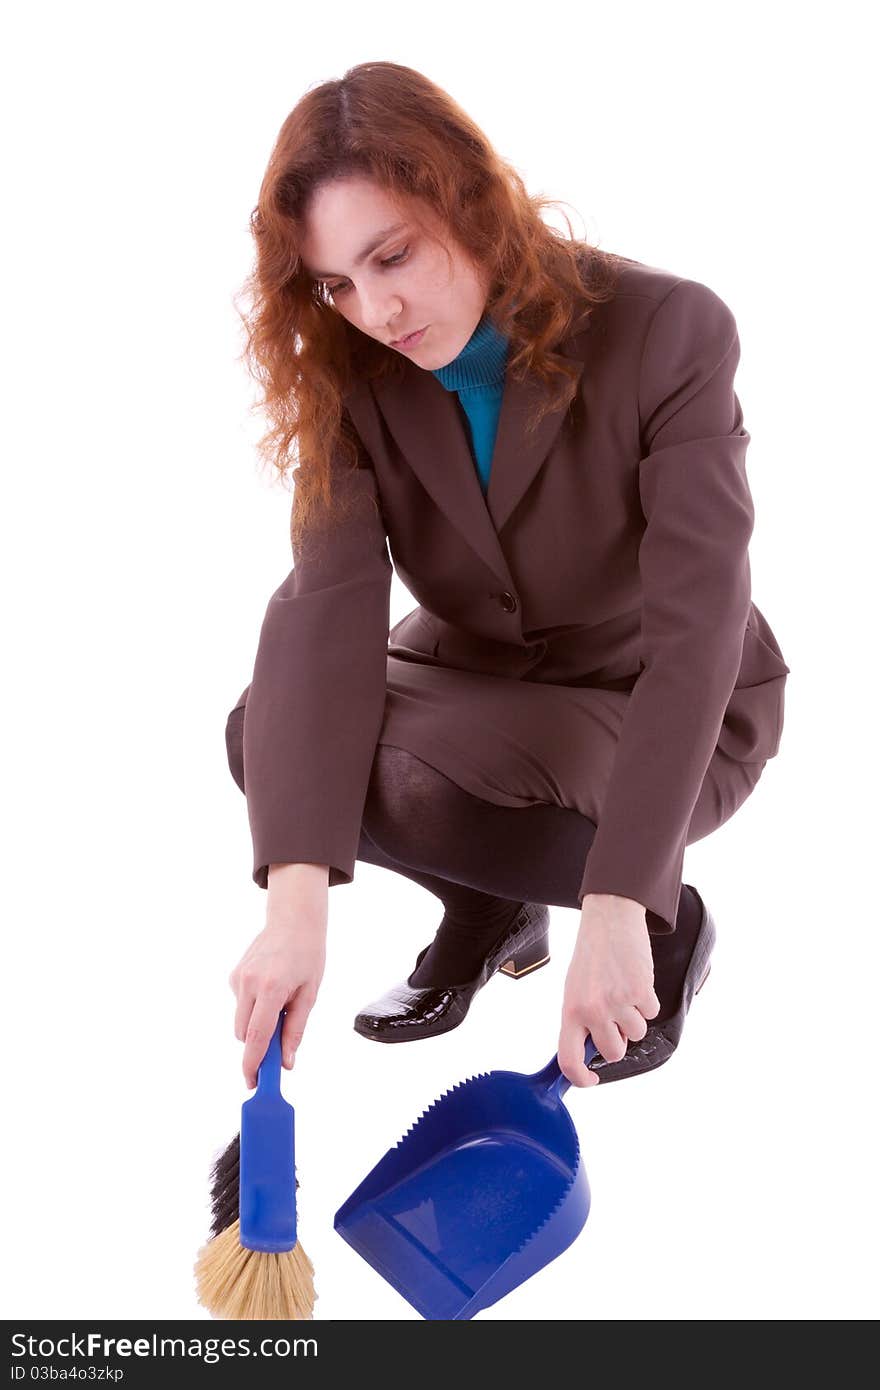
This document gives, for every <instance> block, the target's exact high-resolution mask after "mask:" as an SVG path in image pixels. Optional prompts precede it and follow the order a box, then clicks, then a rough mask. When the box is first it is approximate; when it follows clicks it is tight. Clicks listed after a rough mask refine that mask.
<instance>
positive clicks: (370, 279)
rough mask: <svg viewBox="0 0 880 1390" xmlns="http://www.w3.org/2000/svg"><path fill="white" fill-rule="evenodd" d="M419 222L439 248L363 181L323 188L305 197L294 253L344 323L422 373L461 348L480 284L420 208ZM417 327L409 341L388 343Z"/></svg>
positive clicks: (476, 272)
mask: <svg viewBox="0 0 880 1390" xmlns="http://www.w3.org/2000/svg"><path fill="white" fill-rule="evenodd" d="M419 217H420V219H421V220H422V221H423V222H426V223H427V224H428V227H429V230H430V232H431V233H432V235H433V236H434V237H437V238H438V239H439V240H440V242H441V244H440V245H438V244H437V241H435V240H432V239H431V238H429V237H428V236H426V235H425V234H424V233H423V232H421V231H420V230H419V228H418V227H416V226H415V225H414V224H413V222H412V221H411V220H410V219H409V218H408V217H407V215H406V214H405V213H404V214H401V211H400V208H399V207H398V206H397V205H396V204H395V203H394V202H392V200H391V198H390V196H389V195H388V194H387V193H385V192H384V190H383V189H381V188H379V186H378V185H377V184H374V183H373V182H372V181H371V180H370V179H368V178H366V177H353V176H352V177H347V178H345V179H340V180H336V181H333V182H330V183H325V184H323V185H322V186H321V187H319V188H318V189H317V190H316V192H315V193H314V195H313V197H312V201H311V204H310V206H309V209H308V212H307V214H306V217H305V233H306V235H305V237H304V239H303V241H302V244H301V247H300V250H301V253H302V260H303V267H304V269H305V272H306V274H308V275H310V276H311V277H312V279H314V280H315V281H317V282H319V283H320V282H323V283H324V284H325V285H326V286H327V288H328V290H329V291H330V295H331V298H332V300H333V303H334V305H335V306H336V308H337V309H338V310H339V312H340V314H342V315H343V317H344V318H346V319H348V321H349V323H352V324H354V326H355V328H358V329H360V331H361V332H362V333H366V334H368V335H369V336H370V337H371V338H376V339H377V340H378V341H379V342H380V343H385V344H386V346H388V347H390V348H392V350H393V351H394V352H400V353H402V354H404V355H405V356H406V357H410V358H412V360H413V361H414V362H415V363H416V364H417V365H418V366H419V367H422V368H424V369H425V370H426V371H430V370H434V369H436V368H437V367H445V366H446V365H447V363H449V362H451V361H452V359H453V358H454V357H456V356H457V355H458V353H459V352H460V351H461V349H462V348H463V347H464V345H465V343H466V342H467V341H468V339H469V338H470V336H471V334H472V333H473V331H474V329H475V328H476V326H477V324H478V323H479V321H480V319H481V318H482V315H483V311H484V309H485V305H486V298H487V295H488V285H487V283H486V281H485V273H484V272H483V271H482V269H481V268H480V267H478V266H477V265H475V264H474V263H473V262H472V261H471V259H470V257H469V256H468V255H467V254H466V253H465V251H464V250H463V248H462V247H461V246H459V245H458V243H457V242H456V241H455V240H454V238H452V237H451V236H450V235H449V234H448V232H444V230H443V228H442V224H441V223H440V222H439V219H437V218H436V217H435V216H434V215H433V213H432V211H431V210H430V209H429V208H427V207H425V206H424V205H423V204H419ZM444 248H445V249H444ZM447 250H448V252H449V257H450V258H451V259H449V260H448V259H447V255H446V251H447ZM423 328H424V329H427V331H426V332H425V333H423V334H422V336H421V338H420V339H419V340H418V341H417V342H416V343H414V344H411V345H410V344H407V343H403V342H397V341H395V340H398V339H401V338H403V337H404V336H405V335H407V334H410V333H414V332H416V331H417V330H419V329H423Z"/></svg>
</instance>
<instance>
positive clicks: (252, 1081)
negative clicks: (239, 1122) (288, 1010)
mask: <svg viewBox="0 0 880 1390" xmlns="http://www.w3.org/2000/svg"><path fill="white" fill-rule="evenodd" d="M283 1002H284V1000H283V998H282V997H281V995H280V994H277V993H276V994H273V993H272V992H271V991H269V992H268V993H267V992H265V991H264V992H263V993H262V994H261V995H260V996H259V998H258V999H257V1001H256V1003H255V1004H254V1008H253V1013H252V1014H251V1017H250V1022H249V1023H248V1026H247V1032H246V1033H245V1039H244V1056H243V1057H242V1059H241V1069H242V1071H243V1072H244V1076H245V1080H246V1082H247V1084H248V1085H249V1086H250V1087H254V1086H256V1084H257V1071H258V1068H259V1066H260V1063H261V1062H262V1060H263V1058H264V1057H265V1055H266V1050H267V1048H268V1046H269V1043H270V1041H271V1039H272V1034H273V1033H274V1032H275V1029H276V1028H277V1026H278V1015H279V1013H280V1012H281V1006H282V1004H283Z"/></svg>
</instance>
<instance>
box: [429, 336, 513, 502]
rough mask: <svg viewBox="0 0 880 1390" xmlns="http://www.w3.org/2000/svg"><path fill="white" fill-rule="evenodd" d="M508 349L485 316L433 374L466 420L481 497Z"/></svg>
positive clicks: (487, 468) (486, 486) (496, 427)
mask: <svg viewBox="0 0 880 1390" xmlns="http://www.w3.org/2000/svg"><path fill="white" fill-rule="evenodd" d="M509 345H510V340H509V339H508V338H507V337H506V336H505V335H504V334H503V333H500V332H499V331H498V329H497V328H496V327H495V325H494V323H492V321H491V319H490V318H489V317H488V316H487V315H486V314H484V315H483V317H482V318H481V319H480V322H479V323H478V324H477V326H476V328H475V329H474V331H473V333H472V334H471V336H470V338H469V339H468V341H467V342H466V343H465V345H464V347H463V348H462V350H461V352H460V353H459V354H458V356H457V357H453V359H452V361H451V362H447V364H446V366H445V367H437V369H436V370H435V371H434V372H433V375H434V376H435V377H436V378H437V380H438V381H439V382H440V385H441V386H442V387H444V389H445V390H447V391H454V392H455V393H456V395H457V396H458V399H459V402H460V403H461V406H462V409H463V410H464V413H465V415H466V417H467V421H468V425H469V426H470V433H471V444H472V445H473V451H474V456H475V459H476V464H477V474H478V476H479V479H480V486H481V488H482V489H483V495H484V496H485V495H486V491H487V489H488V487H489V471H490V469H491V466H492V453H493V450H494V448H495V435H496V434H497V432H498V417H499V415H500V413H501V400H502V397H503V395H504V373H505V370H506V368H507V352H508V347H509Z"/></svg>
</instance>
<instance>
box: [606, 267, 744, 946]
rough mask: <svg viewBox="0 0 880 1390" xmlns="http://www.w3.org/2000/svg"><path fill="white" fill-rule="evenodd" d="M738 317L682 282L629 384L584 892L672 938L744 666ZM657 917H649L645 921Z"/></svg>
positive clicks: (705, 291)
mask: <svg viewBox="0 0 880 1390" xmlns="http://www.w3.org/2000/svg"><path fill="white" fill-rule="evenodd" d="M739 355H740V347H739V337H738V333H737V327H736V323H735V320H734V317H733V315H732V313H731V311H730V310H729V309H728V307H727V306H726V304H724V303H723V301H722V300H721V299H720V298H719V297H718V296H717V295H716V294H715V293H714V292H713V291H712V290H710V289H709V288H708V287H707V286H705V285H702V284H700V283H699V282H697V281H693V280H680V281H678V282H677V283H676V284H675V285H674V286H673V288H672V290H671V291H670V292H669V293H668V294H667V295H666V297H665V298H664V299H663V300H662V301H661V303H660V305H659V306H658V308H657V309H656V310H655V311H654V314H653V317H652V319H651V322H650V324H649V327H648V331H647V336H646V340H645V345H644V351H643V355H642V362H641V369H640V377H639V421H640V428H641V441H642V445H641V453H642V457H641V459H640V463H639V479H638V485H639V495H640V498H641V505H642V510H643V513H644V517H645V522H646V524H645V529H644V532H643V534H642V538H641V542H640V548H639V574H640V580H641V589H642V620H641V666H642V668H643V669H642V671H641V674H640V676H639V679H638V680H637V682H636V684H635V686H634V687H633V690H632V693H631V695H630V698H629V701H628V703H627V711H626V715H625V717H624V720H623V724H622V727H621V732H620V737H619V742H618V746H617V751H616V755H615V761H614V766H613V768H612V772H611V777H610V779H609V783H608V787H607V789H606V794H605V797H604V800H603V804H602V807H601V812H600V816H599V821H598V826H597V830H596V834H595V836H594V839H593V843H592V845H591V847H590V850H589V855H588V858H587V864H586V868H585V871H584V874H583V879H582V882H581V889H580V893H579V901H580V900H582V898H583V896H584V895H585V894H587V893H615V894H619V895H621V896H623V897H629V898H634V899H635V900H636V901H637V902H639V903H641V904H642V906H643V907H645V908H646V909H647V911H648V914H649V915H648V926H649V929H650V930H651V931H652V932H661V933H662V932H671V931H674V930H675V919H676V915H677V911H678V901H679V895H680V892H681V875H682V869H683V861H684V851H685V845H686V840H687V832H688V825H689V822H690V819H691V815H692V812H693V809H694V806H695V804H696V801H697V798H698V796H699V794H700V789H701V786H702V783H703V779H704V776H705V774H706V770H707V768H708V765H709V763H710V761H711V759H712V755H713V753H714V751H715V747H716V744H717V741H718V736H719V733H720V730H721V725H722V721H723V718H724V713H725V709H726V707H727V703H728V701H729V699H730V696H731V694H732V692H733V689H734V686H735V684H736V679H737V676H738V674H739V669H740V663H741V661H742V651H743V639H744V636H745V629H746V623H747V620H748V616H749V612H750V606H751V574H750V567H749V557H748V545H749V540H750V537H751V534H752V529H753V526H754V508H753V503H752V498H751V494H750V491H749V486H748V481H747V478H746V469H745V455H746V449H747V447H748V443H749V439H750V436H749V433H748V431H747V430H746V429H745V428H744V427H743V421H742V411H741V408H740V403H739V400H738V399H737V396H736V394H735V392H734V386H733V382H734V374H735V372H736V367H737V363H738V361H739ZM651 914H653V916H652V915H651Z"/></svg>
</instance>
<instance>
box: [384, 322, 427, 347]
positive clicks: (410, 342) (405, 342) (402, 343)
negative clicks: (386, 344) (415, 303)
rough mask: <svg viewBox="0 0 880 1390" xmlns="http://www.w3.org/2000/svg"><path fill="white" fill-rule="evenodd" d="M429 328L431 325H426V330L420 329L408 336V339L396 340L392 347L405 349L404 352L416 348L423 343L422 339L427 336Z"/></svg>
mask: <svg viewBox="0 0 880 1390" xmlns="http://www.w3.org/2000/svg"><path fill="white" fill-rule="evenodd" d="M429 328H430V324H425V327H424V328H420V329H418V330H417V332H415V333H410V334H408V336H407V337H406V338H396V339H395V341H394V342H393V343H392V344H391V346H392V347H396V348H403V349H404V351H406V349H407V348H414V347H415V346H416V344H417V343H420V342H421V341H422V338H423V337H424V336H425V334H426V333H427V331H428V329H429Z"/></svg>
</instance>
